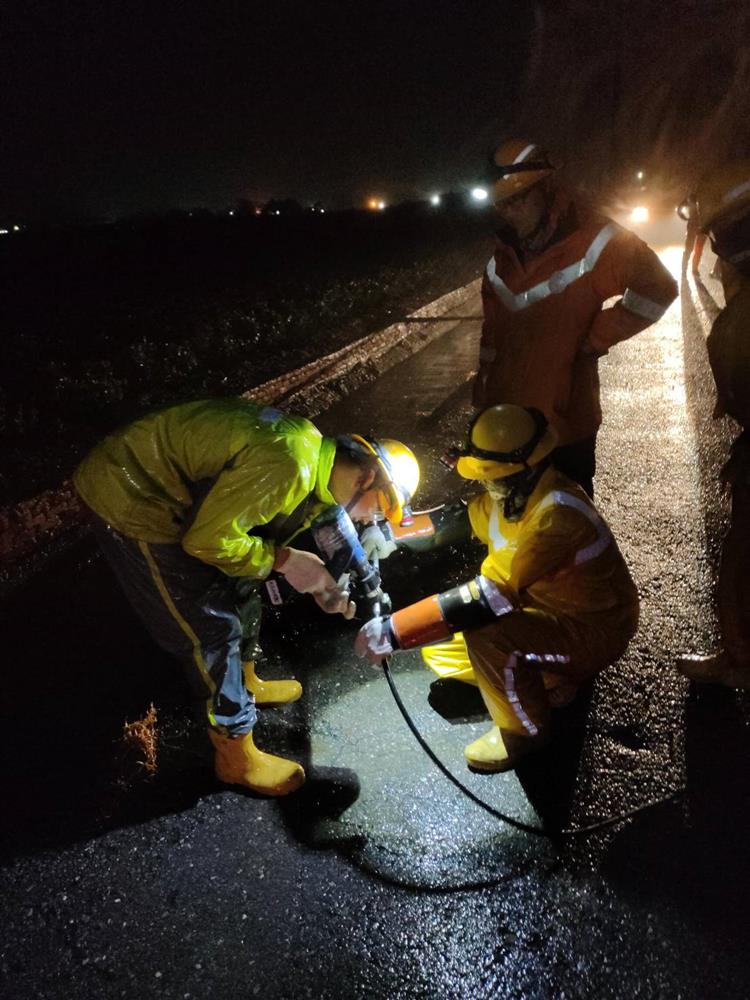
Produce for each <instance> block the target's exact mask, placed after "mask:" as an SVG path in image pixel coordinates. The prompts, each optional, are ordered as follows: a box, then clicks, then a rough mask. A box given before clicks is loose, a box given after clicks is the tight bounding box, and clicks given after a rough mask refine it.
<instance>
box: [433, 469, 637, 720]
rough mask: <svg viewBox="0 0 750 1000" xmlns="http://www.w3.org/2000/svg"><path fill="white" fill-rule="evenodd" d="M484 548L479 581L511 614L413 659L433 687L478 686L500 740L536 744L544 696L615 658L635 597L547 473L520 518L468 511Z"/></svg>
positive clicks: (564, 486)
mask: <svg viewBox="0 0 750 1000" xmlns="http://www.w3.org/2000/svg"><path fill="white" fill-rule="evenodd" d="M469 516H470V519H471V525H472V529H473V531H474V534H475V535H476V536H477V537H478V538H479V539H480V540H481V541H483V542H485V543H486V544H487V549H488V552H487V557H486V558H485V560H484V562H483V563H482V573H483V575H484V576H486V577H489V578H490V579H491V580H494V581H495V582H496V583H497V584H499V585H500V586H501V587H502V589H503V592H504V593H505V594H506V595H507V596H508V597H509V598H510V599H511V600H512V601H513V602H514V603H515V604H516V607H517V610H515V611H512V612H510V613H509V614H506V615H503V616H501V617H499V618H498V619H497V621H495V622H492V623H491V624H489V625H486V626H484V627H483V628H480V629H476V630H472V631H471V632H469V633H466V634H465V635H463V634H461V633H456V635H454V636H453V638H452V639H451V640H450V641H449V642H446V643H440V644H438V645H435V646H428V647H425V648H424V649H423V650H422V655H423V658H424V660H425V663H426V664H427V666H429V667H430V668H431V669H433V670H434V671H435V672H436V673H437V674H439V675H440V676H442V677H452V678H454V679H456V680H462V681H468V682H474V683H477V684H478V685H479V689H480V691H481V693H482V696H483V698H484V701H485V703H486V705H487V708H488V711H489V713H490V715H491V716H492V719H493V721H494V722H495V724H496V725H497V726H499V728H500V729H501V730H504V731H505V732H509V733H514V734H518V735H526V736H536V735H538V733H539V732H540V730H542V729H543V728H544V727H545V725H546V724H547V721H548V713H549V703H548V699H547V695H546V693H545V689H550V688H554V687H556V686H557V685H558V684H561V683H564V684H566V685H571V684H572V685H574V686H577V685H579V684H580V683H582V682H583V681H584V680H587V679H588V678H591V677H593V676H595V675H596V674H597V673H598V672H599V671H600V670H602V669H604V667H606V666H608V665H609V664H610V663H613V662H614V661H615V660H616V659H618V658H619V657H620V656H621V655H622V654H623V653H624V652H625V649H626V647H627V645H628V642H629V641H630V639H631V638H632V636H633V635H634V634H635V631H636V628H637V625H638V594H637V591H636V588H635V585H634V583H633V581H632V579H631V577H630V574H629V572H628V569H627V566H626V565H625V561H624V559H623V558H622V555H621V554H620V551H619V549H618V548H617V544H616V542H615V541H614V538H613V537H612V534H611V532H610V531H609V528H608V527H607V525H606V524H605V522H604V521H603V519H602V518H601V517H600V515H599V514H598V513H597V511H596V509H595V508H594V506H593V504H592V503H591V501H590V500H589V499H588V497H587V496H586V495H585V493H584V492H583V491H582V490H581V489H580V488H579V487H578V486H576V485H575V484H574V483H573V482H572V481H571V480H570V479H568V478H567V477H565V476H564V475H562V473H560V472H558V471H556V470H555V469H552V468H550V469H548V470H547V471H546V472H545V473H544V475H543V476H542V478H541V479H540V481H539V483H538V484H537V487H536V489H535V490H534V492H533V493H532V495H531V497H530V498H529V502H528V503H527V505H526V510H525V511H524V514H523V517H522V518H521V519H520V520H519V521H508V520H507V519H506V518H505V517H503V514H502V506H501V505H498V503H497V502H496V501H494V500H493V499H492V498H491V497H490V496H489V494H486V493H485V494H483V495H482V496H479V497H475V498H474V499H473V500H472V501H470V504H469Z"/></svg>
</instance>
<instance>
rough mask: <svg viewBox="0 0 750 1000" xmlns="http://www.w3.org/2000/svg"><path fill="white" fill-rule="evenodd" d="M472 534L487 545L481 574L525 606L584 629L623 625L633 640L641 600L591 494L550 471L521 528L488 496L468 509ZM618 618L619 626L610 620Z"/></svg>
mask: <svg viewBox="0 0 750 1000" xmlns="http://www.w3.org/2000/svg"><path fill="white" fill-rule="evenodd" d="M469 518H470V520H471V526H472V530H473V532H474V534H475V535H476V536H477V537H478V538H479V539H480V540H481V541H483V542H485V543H486V545H487V548H488V554H487V557H486V558H485V560H484V562H483V563H482V574H483V575H484V576H486V577H489V578H490V579H491V580H494V581H495V582H496V583H498V584H500V585H501V587H502V589H503V591H504V592H505V593H507V595H508V597H510V598H511V599H513V600H514V602H517V603H518V605H519V606H520V607H525V608H538V609H540V610H542V611H546V612H549V613H551V614H553V615H557V616H560V615H563V616H566V617H568V618H572V619H575V620H578V621H579V622H584V621H586V622H590V623H592V624H593V623H594V622H598V623H601V624H602V625H604V624H605V622H607V626H608V627H611V626H612V625H616V624H617V623H618V622H619V623H620V625H621V627H622V628H623V629H626V630H629V631H630V632H631V634H632V631H634V628H635V622H637V613H638V593H637V591H636V588H635V585H634V583H633V581H632V579H631V576H630V573H629V572H628V568H627V566H626V564H625V560H624V559H623V557H622V555H621V554H620V550H619V549H618V547H617V543H616V542H615V540H614V538H613V537H612V534H611V532H610V530H609V528H608V527H607V525H606V523H605V522H604V520H603V519H602V518H601V517H600V515H599V514H598V513H597V511H596V509H595V508H594V506H593V504H592V503H591V501H590V500H589V499H588V497H587V496H586V494H585V493H584V492H583V490H581V489H580V488H579V487H578V486H576V485H575V484H574V483H573V482H571V480H570V479H568V478H567V477H566V476H563V475H562V474H561V473H559V472H557V471H556V470H555V469H553V468H550V469H548V470H547V471H546V472H545V473H544V474H543V476H542V478H541V479H540V480H539V482H538V483H537V486H536V489H535V490H534V492H533V493H532V494H531V496H530V497H529V500H528V503H527V504H526V508H525V510H524V513H523V516H522V517H521V519H520V520H518V521H508V520H507V519H506V518H505V517H503V513H502V503H498V502H497V501H495V500H493V499H492V497H491V496H490V495H489V494H488V493H483V494H481V495H480V496H477V497H474V498H473V499H472V500H471V501H470V502H469ZM613 619H614V620H613Z"/></svg>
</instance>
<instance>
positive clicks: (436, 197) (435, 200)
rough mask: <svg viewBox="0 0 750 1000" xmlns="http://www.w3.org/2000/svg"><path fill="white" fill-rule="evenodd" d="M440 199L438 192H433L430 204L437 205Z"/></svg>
mask: <svg viewBox="0 0 750 1000" xmlns="http://www.w3.org/2000/svg"><path fill="white" fill-rule="evenodd" d="M441 201H442V198H441V197H440V195H439V194H433V195H432V197H431V198H430V204H431V205H439V204H440V202H441Z"/></svg>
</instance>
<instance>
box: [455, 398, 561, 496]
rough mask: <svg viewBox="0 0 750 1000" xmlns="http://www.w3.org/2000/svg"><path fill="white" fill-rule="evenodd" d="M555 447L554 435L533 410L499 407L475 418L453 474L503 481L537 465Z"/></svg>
mask: <svg viewBox="0 0 750 1000" xmlns="http://www.w3.org/2000/svg"><path fill="white" fill-rule="evenodd" d="M556 444H557V434H556V433H555V431H554V430H553V429H552V428H551V427H550V426H549V424H548V423H547V418H546V417H545V416H544V414H543V413H542V412H541V410H537V409H535V408H534V407H525V406H514V405H513V404H511V403H502V404H500V405H499V406H489V407H488V408H487V409H486V410H482V411H481V412H480V413H478V414H477V415H476V417H475V418H474V420H473V421H472V422H471V424H470V426H469V440H468V443H467V446H466V448H465V450H464V453H463V456H462V457H461V458H459V460H458V464H457V465H456V470H457V471H458V473H459V475H461V476H463V477H464V479H484V480H488V479H504V478H505V477H506V476H512V475H514V474H515V473H516V472H521V471H522V470H523V469H528V468H530V467H531V466H534V465H537V464H538V463H539V462H541V461H542V459H543V458H546V457H547V455H549V453H550V452H551V451H552V449H553V448H554V447H555V445H556Z"/></svg>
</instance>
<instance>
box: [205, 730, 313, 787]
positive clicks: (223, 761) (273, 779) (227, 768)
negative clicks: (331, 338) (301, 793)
mask: <svg viewBox="0 0 750 1000" xmlns="http://www.w3.org/2000/svg"><path fill="white" fill-rule="evenodd" d="M208 735H209V737H210V739H211V742H212V743H213V745H214V747H215V749H216V756H215V758H214V768H215V771H216V777H217V778H218V779H219V781H223V782H225V783H226V784H227V785H242V786H244V787H245V788H249V789H250V790H251V791H253V792H258V794H259V795H289V793H290V792H296V791H297V789H298V788H300V787H301V786H302V785H303V784H304V783H305V771H304V768H303V767H302V765H301V764H298V763H297V762H296V761H295V760H287V759H286V758H285V757H275V756H274V755H273V754H270V753H264V752H263V751H262V750H259V749H258V748H257V747H256V746H255V743H254V742H253V734H252V733H245V735H244V736H236V737H231V736H224V735H223V734H222V733H219V732H217V731H216V730H215V729H209V730H208Z"/></svg>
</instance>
